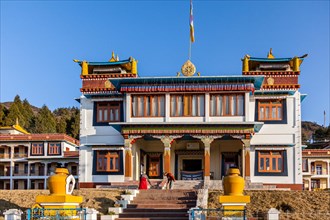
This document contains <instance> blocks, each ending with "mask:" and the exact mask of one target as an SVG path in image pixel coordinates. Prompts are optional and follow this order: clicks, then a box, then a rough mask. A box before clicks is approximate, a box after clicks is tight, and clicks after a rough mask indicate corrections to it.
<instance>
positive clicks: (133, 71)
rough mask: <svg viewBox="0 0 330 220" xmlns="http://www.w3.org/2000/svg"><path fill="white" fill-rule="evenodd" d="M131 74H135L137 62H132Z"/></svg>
mask: <svg viewBox="0 0 330 220" xmlns="http://www.w3.org/2000/svg"><path fill="white" fill-rule="evenodd" d="M132 73H133V74H137V60H135V59H133V60H132Z"/></svg>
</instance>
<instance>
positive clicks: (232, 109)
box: [210, 94, 244, 116]
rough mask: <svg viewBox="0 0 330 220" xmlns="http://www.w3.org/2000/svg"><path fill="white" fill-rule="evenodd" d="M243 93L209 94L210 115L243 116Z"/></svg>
mask: <svg viewBox="0 0 330 220" xmlns="http://www.w3.org/2000/svg"><path fill="white" fill-rule="evenodd" d="M243 115H244V94H211V95H210V116H243Z"/></svg>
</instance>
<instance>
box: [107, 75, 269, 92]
mask: <svg viewBox="0 0 330 220" xmlns="http://www.w3.org/2000/svg"><path fill="white" fill-rule="evenodd" d="M263 79H264V77H263V76H208V77H202V76H196V77H195V76H191V77H137V78H121V79H109V80H110V82H111V84H112V85H113V86H114V87H116V89H117V90H119V91H121V88H122V87H123V86H124V87H127V86H129V85H130V86H137V85H140V86H141V85H144V86H167V87H171V86H172V87H173V86H174V85H175V86H177V87H180V86H181V87H182V86H183V85H194V86H196V87H197V86H202V85H203V84H206V85H216V84H222V85H226V84H227V85H234V84H235V85H237V84H252V85H253V87H254V89H256V90H258V89H259V88H260V87H261V85H262V83H263ZM203 86H204V85H203Z"/></svg>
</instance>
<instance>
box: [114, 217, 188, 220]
mask: <svg viewBox="0 0 330 220" xmlns="http://www.w3.org/2000/svg"><path fill="white" fill-rule="evenodd" d="M116 219H118V220H168V219H169V218H166V217H150V218H116ZM170 219H171V220H188V217H171V218H170Z"/></svg>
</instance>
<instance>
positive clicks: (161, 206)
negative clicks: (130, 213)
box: [127, 203, 196, 209]
mask: <svg viewBox="0 0 330 220" xmlns="http://www.w3.org/2000/svg"><path fill="white" fill-rule="evenodd" d="M195 206H196V203H191V204H164V203H163V204H128V205H127V208H139V209H140V208H149V209H150V208H154V209H180V208H182V209H190V208H192V207H195Z"/></svg>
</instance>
